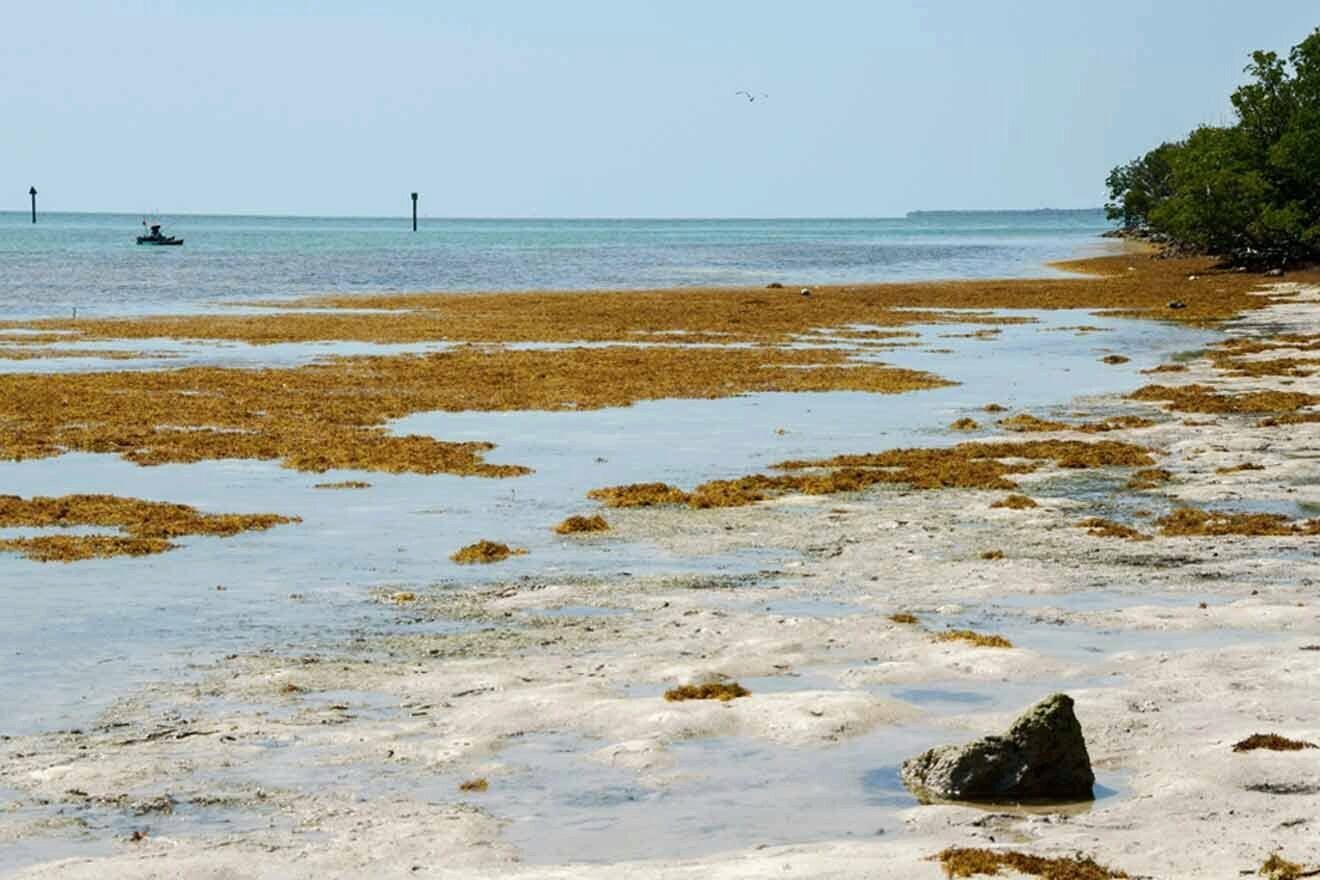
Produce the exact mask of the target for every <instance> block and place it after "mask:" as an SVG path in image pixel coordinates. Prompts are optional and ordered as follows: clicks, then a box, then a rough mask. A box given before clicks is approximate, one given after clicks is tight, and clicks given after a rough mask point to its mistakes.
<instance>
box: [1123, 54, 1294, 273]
mask: <svg viewBox="0 0 1320 880" xmlns="http://www.w3.org/2000/svg"><path fill="white" fill-rule="evenodd" d="M1246 73H1247V75H1248V77H1249V78H1250V79H1249V81H1248V82H1247V83H1245V84H1244V85H1242V86H1240V87H1239V88H1238V89H1237V90H1236V91H1234V92H1233V94H1232V97H1231V100H1232V102H1233V110H1234V113H1235V115H1236V116H1237V123H1236V124H1235V125H1231V126H1227V127H1220V126H1202V127H1200V128H1198V129H1196V130H1195V131H1193V132H1191V133H1190V134H1189V135H1187V137H1186V138H1184V139H1183V140H1181V141H1177V142H1173V143H1164V144H1160V145H1159V146H1158V147H1155V148H1154V149H1153V150H1151V151H1150V152H1148V153H1146V154H1145V155H1144V156H1141V157H1139V158H1137V159H1134V160H1132V161H1131V162H1128V163H1127V164H1125V165H1120V166H1118V167H1117V168H1115V169H1114V170H1113V171H1111V172H1110V173H1109V177H1108V178H1107V179H1106V181H1105V183H1106V185H1107V186H1108V188H1109V201H1108V203H1107V204H1106V205H1105V209H1106V212H1107V214H1108V216H1109V218H1110V219H1111V220H1118V221H1121V223H1122V225H1123V227H1124V228H1125V229H1127V230H1129V231H1136V232H1142V233H1149V234H1154V235H1157V236H1159V237H1162V238H1165V239H1168V240H1170V241H1173V242H1176V243H1178V244H1181V245H1184V246H1188V247H1191V248H1195V249H1198V250H1202V251H1205V252H1208V253H1214V254H1219V255H1221V256H1224V257H1226V258H1228V259H1230V260H1232V261H1234V262H1238V263H1244V264H1246V263H1257V264H1259V263H1269V264H1283V263H1289V262H1300V261H1310V260H1316V259H1320V28H1317V29H1316V30H1315V31H1313V32H1312V33H1311V35H1310V36H1308V37H1307V38H1306V39H1305V40H1303V41H1302V42H1300V43H1298V44H1297V45H1296V46H1294V47H1293V48H1292V51H1291V52H1289V54H1288V58H1287V59H1286V60H1285V59H1283V58H1280V57H1279V56H1278V55H1276V54H1275V53H1274V52H1255V53H1253V54H1252V56H1251V63H1250V64H1248V65H1247V67H1246Z"/></svg>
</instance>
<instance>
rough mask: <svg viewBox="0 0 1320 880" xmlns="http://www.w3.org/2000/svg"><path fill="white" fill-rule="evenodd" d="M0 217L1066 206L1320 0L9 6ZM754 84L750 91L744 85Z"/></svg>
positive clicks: (1298, 28) (244, 0) (1294, 26)
mask: <svg viewBox="0 0 1320 880" xmlns="http://www.w3.org/2000/svg"><path fill="white" fill-rule="evenodd" d="M0 20H2V21H3V24H4V28H3V29H4V32H5V35H4V38H3V40H0V108H3V116H4V126H5V134H4V137H3V138H0V209H4V210H24V209H26V207H27V191H28V187H29V186H33V185H35V186H36V187H37V188H38V190H39V191H40V196H39V199H40V207H41V208H42V209H43V210H51V211H61V210H67V211H124V212H128V213H144V212H149V213H261V214H299V215H321V216H387V215H396V214H400V213H406V212H407V211H408V210H409V204H408V193H409V192H411V191H418V192H420V193H421V202H420V205H421V212H422V214H423V216H431V217H799V216H800V217H808V216H828V217H883V216H897V215H902V214H903V213H905V212H907V211H909V210H916V209H996V208H1040V207H1055V208H1078V207H1093V206H1096V205H1099V204H1100V203H1101V202H1102V201H1103V200H1104V186H1103V183H1104V177H1105V174H1106V173H1107V172H1108V170H1109V169H1110V168H1111V167H1112V166H1114V165H1116V164H1118V163H1120V162H1123V161H1126V160H1128V159H1130V158H1132V157H1134V156H1137V155H1139V154H1141V153H1142V152H1144V151H1145V150H1147V149H1149V148H1150V147H1152V146H1154V145H1156V144H1158V143H1159V142H1160V141H1162V140H1166V139H1173V138H1177V137H1180V136H1182V135H1183V134H1185V133H1186V132H1187V131H1188V130H1189V129H1191V128H1192V127H1194V126H1197V125H1201V124H1226V123H1229V122H1231V121H1232V116H1231V108H1230V105H1229V103H1228V95H1229V93H1230V92H1231V91H1232V89H1233V88H1234V87H1235V86H1236V85H1238V84H1239V83H1240V82H1242V79H1243V77H1242V68H1243V66H1244V65H1245V64H1246V62H1247V60H1248V54H1249V53H1250V52H1251V51H1252V50H1254V49H1260V48H1265V49H1274V50H1276V51H1280V52H1286V50H1287V49H1288V47H1290V46H1292V45H1293V44H1295V43H1297V42H1299V41H1300V40H1301V39H1302V38H1303V37H1305V36H1306V35H1307V33H1309V32H1310V31H1311V30H1312V29H1314V28H1315V27H1316V26H1317V25H1320V13H1317V7H1316V6H1315V3H1314V0H1307V2H1292V0H1256V2H1252V3H1243V2H1241V0H1196V2H1191V0H1160V2H1154V0H1142V2H1132V0H1106V2H1104V3H1097V2H1083V0H1052V2H1036V0H1014V2H1011V3H1010V2H1007V0H1000V2H988V0H977V2H972V0H966V2H963V0H920V2H919V0H910V2H909V0H869V2H861V0H859V2H852V0H814V2H802V0H795V2H777V0H719V2H716V0H702V2H689V0H660V2H650V0H601V2H596V0H580V2H575V0H559V2H546V0H539V2H517V0H485V2H459V0H439V2H437V0H368V2H362V0H358V2H343V0H261V2H248V0H204V2H203V0H194V2H187V0H178V2H164V0H161V2H117V0H100V2H90V0H87V2H61V0H46V2H41V3H35V2H22V3H20V2H19V0H6V2H5V9H4V12H3V14H2V15H0ZM744 89H745V90H750V91H752V92H753V93H755V94H756V95H758V96H761V95H764V96H765V97H758V98H757V100H755V101H748V100H747V99H746V98H744V97H742V96H739V95H737V94H735V92H737V91H738V90H744Z"/></svg>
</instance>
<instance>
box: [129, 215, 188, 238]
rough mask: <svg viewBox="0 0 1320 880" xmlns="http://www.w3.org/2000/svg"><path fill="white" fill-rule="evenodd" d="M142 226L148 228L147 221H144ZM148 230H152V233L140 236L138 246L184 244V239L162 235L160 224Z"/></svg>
mask: <svg viewBox="0 0 1320 880" xmlns="http://www.w3.org/2000/svg"><path fill="white" fill-rule="evenodd" d="M142 225H143V226H146V225H147V221H146V220H143V221H142ZM148 228H149V229H150V230H151V232H149V233H148V234H147V235H139V236H138V237H137V243H138V244H183V239H181V238H175V237H174V236H172V235H162V234H161V232H160V224H159V223H156V224H154V225H152V226H150V227H148Z"/></svg>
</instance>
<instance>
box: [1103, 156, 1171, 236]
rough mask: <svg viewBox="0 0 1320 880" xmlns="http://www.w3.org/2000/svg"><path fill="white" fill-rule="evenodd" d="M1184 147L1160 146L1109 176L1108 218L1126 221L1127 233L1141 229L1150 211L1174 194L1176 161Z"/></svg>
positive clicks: (1106, 181) (1147, 220)
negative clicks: (1181, 148)
mask: <svg viewBox="0 0 1320 880" xmlns="http://www.w3.org/2000/svg"><path fill="white" fill-rule="evenodd" d="M1180 147H1181V145H1180V144H1169V143H1164V144H1160V145H1159V146H1158V147H1156V148H1155V149H1153V150H1151V151H1150V152H1149V153H1147V154H1146V155H1144V156H1142V157H1140V158H1138V159H1133V160H1132V161H1131V162H1129V163H1127V164H1126V165H1119V166H1118V167H1117V168H1115V169H1114V170H1113V171H1111V172H1109V177H1108V178H1106V179H1105V185H1106V186H1108V187H1109V202H1108V203H1106V204H1105V216H1107V217H1108V218H1109V219H1110V220H1121V221H1123V228H1124V229H1141V228H1144V227H1145V226H1146V225H1147V224H1148V223H1149V216H1150V211H1151V209H1152V208H1154V207H1155V206H1156V205H1157V204H1159V203H1160V202H1162V201H1163V200H1164V199H1166V198H1168V197H1169V196H1170V195H1172V193H1173V157H1174V154H1175V153H1176V152H1177V151H1178V149H1179V148H1180Z"/></svg>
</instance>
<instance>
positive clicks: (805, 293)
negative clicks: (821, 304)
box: [802, 287, 811, 296]
mask: <svg viewBox="0 0 1320 880" xmlns="http://www.w3.org/2000/svg"><path fill="white" fill-rule="evenodd" d="M802 295H803V296H811V288H810V287H804V288H802Z"/></svg>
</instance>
